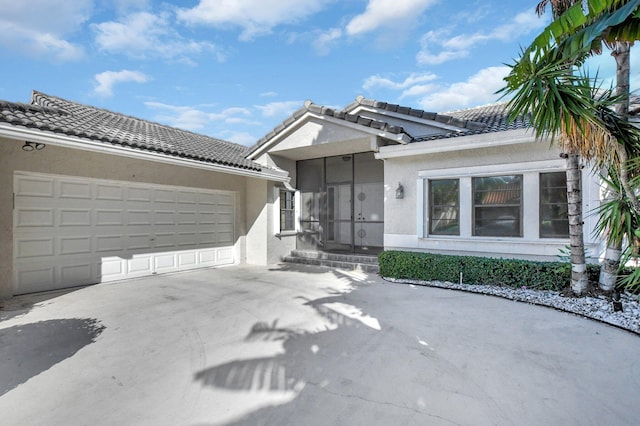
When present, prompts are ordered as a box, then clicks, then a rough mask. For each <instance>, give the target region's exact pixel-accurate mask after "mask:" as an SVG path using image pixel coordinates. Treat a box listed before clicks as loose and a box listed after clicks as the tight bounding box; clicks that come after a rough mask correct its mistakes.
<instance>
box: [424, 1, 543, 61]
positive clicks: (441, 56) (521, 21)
mask: <svg viewBox="0 0 640 426" xmlns="http://www.w3.org/2000/svg"><path fill="white" fill-rule="evenodd" d="M545 25H546V22H545V20H544V19H540V18H538V16H537V15H536V14H535V12H534V11H533V10H528V11H525V12H522V13H519V14H517V15H516V16H515V17H514V18H513V20H512V21H511V22H509V23H507V24H504V25H500V26H498V27H495V28H494V29H492V30H491V31H488V32H483V31H481V32H476V33H472V34H459V35H457V36H453V37H451V33H452V31H453V28H442V29H439V30H435V31H429V32H427V33H426V34H424V35H423V36H422V38H421V40H420V44H421V50H420V52H418V54H417V55H416V60H417V62H418V63H419V64H422V65H436V64H441V63H444V62H447V61H450V60H453V59H460V58H464V57H467V56H469V54H470V52H471V50H472V49H473V48H474V47H475V46H477V45H478V44H481V43H486V42H489V41H493V40H496V41H502V42H512V41H513V40H514V39H516V38H518V37H520V36H521V35H524V34H528V33H529V32H531V31H532V30H534V29H536V28H541V27H543V26H545ZM434 47H435V49H434Z"/></svg>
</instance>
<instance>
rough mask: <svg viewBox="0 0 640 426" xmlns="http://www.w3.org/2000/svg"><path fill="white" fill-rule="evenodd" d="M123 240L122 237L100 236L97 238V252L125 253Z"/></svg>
mask: <svg viewBox="0 0 640 426" xmlns="http://www.w3.org/2000/svg"><path fill="white" fill-rule="evenodd" d="M123 240H124V238H123V236H122V235H98V236H96V237H95V241H96V252H98V253H106V252H122V251H124V241H123Z"/></svg>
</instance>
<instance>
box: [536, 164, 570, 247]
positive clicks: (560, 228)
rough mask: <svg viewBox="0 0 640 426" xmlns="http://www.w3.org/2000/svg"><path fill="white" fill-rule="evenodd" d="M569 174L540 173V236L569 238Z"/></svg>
mask: <svg viewBox="0 0 640 426" xmlns="http://www.w3.org/2000/svg"><path fill="white" fill-rule="evenodd" d="M568 236H569V215H568V210H567V175H566V173H565V172H554V173H540V238H567V237H568Z"/></svg>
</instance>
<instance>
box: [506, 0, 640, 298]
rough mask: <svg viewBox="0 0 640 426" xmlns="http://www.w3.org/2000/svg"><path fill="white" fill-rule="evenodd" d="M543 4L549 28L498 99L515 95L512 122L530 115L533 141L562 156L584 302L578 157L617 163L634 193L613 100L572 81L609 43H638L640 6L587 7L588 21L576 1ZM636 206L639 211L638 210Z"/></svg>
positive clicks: (583, 80)
mask: <svg viewBox="0 0 640 426" xmlns="http://www.w3.org/2000/svg"><path fill="white" fill-rule="evenodd" d="M547 4H550V5H551V6H552V10H553V14H554V20H553V22H552V23H551V24H550V25H549V26H548V27H547V28H545V30H544V31H543V32H542V33H541V34H540V35H538V37H536V39H535V40H534V42H533V43H532V45H531V46H529V48H527V49H525V50H524V51H523V53H522V55H521V58H520V59H519V60H518V61H517V62H516V63H515V64H514V65H513V66H512V70H511V72H510V74H509V76H508V77H507V78H505V80H506V82H507V86H506V87H505V88H504V89H502V92H503V93H505V94H515V96H514V98H513V99H512V100H511V101H510V102H509V107H510V115H511V117H512V118H514V117H515V116H517V115H520V114H526V113H530V114H531V123H532V126H533V128H534V129H535V132H536V136H537V137H545V136H546V137H550V138H551V140H552V141H555V142H556V143H558V144H559V145H560V148H561V149H562V150H564V151H565V152H566V153H567V155H566V158H567V191H568V204H569V232H570V244H571V263H572V279H571V287H572V290H573V292H574V294H576V295H583V294H584V293H585V292H586V290H587V287H588V279H587V274H586V264H585V259H584V257H585V256H584V237H583V230H582V210H581V197H580V192H579V191H580V185H579V176H580V171H579V168H578V158H579V157H582V158H583V159H585V160H596V161H597V162H598V163H600V164H607V163H614V164H619V165H620V166H621V167H620V169H619V170H620V177H621V179H620V180H621V183H622V186H623V187H624V189H625V193H626V194H627V196H629V194H632V195H633V191H631V190H630V187H629V185H628V179H627V180H626V183H627V185H626V186H625V173H626V172H627V168H626V162H627V151H626V148H625V145H624V143H625V142H626V141H627V137H628V135H629V134H628V133H627V134H623V133H622V132H621V131H620V130H621V129H624V131H630V129H629V126H628V125H626V126H625V125H623V124H621V123H620V120H619V117H617V116H616V117H613V116H611V111H610V109H609V108H611V98H610V97H607V98H603V97H600V98H598V97H595V96H594V94H595V93H594V91H593V89H592V81H591V80H590V79H589V78H588V76H581V75H578V76H576V75H574V71H575V70H576V68H578V67H579V66H580V65H582V63H583V62H584V60H585V59H586V57H587V56H588V55H590V54H591V53H592V52H598V49H599V46H600V48H601V44H602V43H603V42H604V41H606V40H607V37H611V38H614V39H615V40H622V39H623V38H624V40H627V41H629V40H634V39H636V38H637V36H638V35H639V34H638V33H640V26H639V25H637V22H635V21H634V20H635V14H634V12H635V11H636V10H637V8H638V6H639V5H640V0H632V1H629V2H626V1H618V0H609V1H604V0H603V1H593V2H592V1H590V2H589V3H588V7H589V9H588V13H587V14H585V13H584V11H583V9H582V2H581V1H571V0H548V1H542V2H540V4H539V5H538V12H540V11H543V10H544V7H546V5H547ZM625 25H626V27H625ZM631 133H633V132H632V131H631ZM612 153H613V155H612ZM632 198H634V199H635V196H633V197H632ZM633 201H634V200H632V203H633ZM635 201H636V202H637V201H638V200H637V199H635ZM637 204H638V206H639V207H640V203H637ZM638 211H640V209H638Z"/></svg>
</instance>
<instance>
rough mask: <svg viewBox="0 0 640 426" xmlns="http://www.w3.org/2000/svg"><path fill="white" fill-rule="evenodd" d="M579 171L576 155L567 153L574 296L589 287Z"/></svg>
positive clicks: (583, 293)
mask: <svg viewBox="0 0 640 426" xmlns="http://www.w3.org/2000/svg"><path fill="white" fill-rule="evenodd" d="M580 173H581V172H580V161H579V157H578V155H577V154H569V155H568V157H567V207H568V210H569V244H570V246H571V290H572V291H573V294H574V295H576V296H584V295H585V294H586V292H587V290H588V287H589V278H588V275H587V263H586V261H585V256H584V232H583V222H582V190H581V189H582V188H581V179H580Z"/></svg>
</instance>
